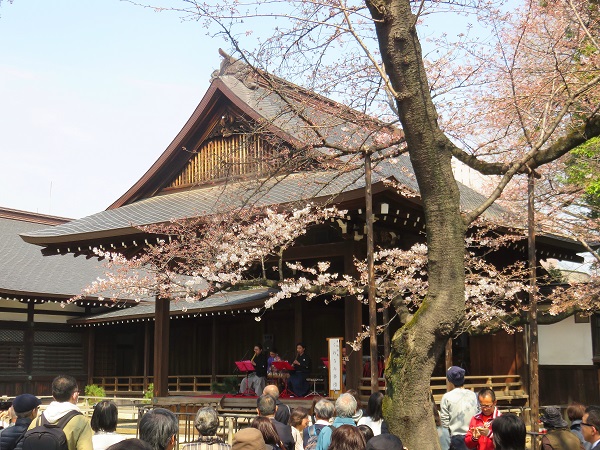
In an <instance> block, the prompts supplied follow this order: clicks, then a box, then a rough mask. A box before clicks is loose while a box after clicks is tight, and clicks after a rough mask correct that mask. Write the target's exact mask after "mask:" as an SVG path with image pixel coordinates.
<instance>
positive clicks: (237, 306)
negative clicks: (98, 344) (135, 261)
mask: <svg viewBox="0 0 600 450" xmlns="http://www.w3.org/2000/svg"><path fill="white" fill-rule="evenodd" d="M271 292H274V291H273V290H270V289H252V290H247V291H235V292H221V293H217V294H215V295H212V296H210V297H208V298H207V299H206V300H202V301H192V302H187V301H183V300H182V301H177V302H175V301H171V302H169V308H170V315H171V316H178V315H181V317H185V316H194V315H201V314H213V313H214V315H218V314H220V313H223V314H225V313H231V314H237V313H241V312H248V311H249V308H252V307H255V306H264V300H265V299H266V298H267V297H269V294H270V293H271ZM154 310H155V303H154V301H151V300H150V301H144V302H141V303H140V304H139V305H136V306H133V307H131V308H126V309H115V310H112V311H108V312H104V313H101V314H97V315H93V316H88V317H86V318H83V319H72V320H70V321H69V323H71V324H83V323H100V322H117V321H122V320H137V319H152V318H153V317H154Z"/></svg>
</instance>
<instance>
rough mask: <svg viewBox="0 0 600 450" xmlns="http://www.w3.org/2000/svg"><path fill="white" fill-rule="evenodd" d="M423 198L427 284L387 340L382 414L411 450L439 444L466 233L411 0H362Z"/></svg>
mask: <svg viewBox="0 0 600 450" xmlns="http://www.w3.org/2000/svg"><path fill="white" fill-rule="evenodd" d="M367 6H368V8H369V10H370V12H371V15H372V16H373V18H374V19H375V24H376V25H375V26H376V31H377V37H378V40H379V47H380V51H381V55H382V59H383V62H384V64H385V69H386V73H387V75H388V76H389V79H390V83H391V85H392V87H393V89H394V91H395V95H396V105H397V108H398V117H399V119H400V121H401V123H402V128H403V130H404V134H405V136H406V142H407V145H408V151H409V155H410V158H411V162H412V165H413V168H414V170H415V174H416V178H417V182H418V184H419V189H420V193H421V198H422V200H423V207H424V211H425V220H426V227H427V245H428V261H429V263H428V271H427V273H428V275H427V276H428V281H429V289H428V293H427V297H426V299H425V300H424V302H423V304H422V306H421V307H420V308H419V310H418V311H417V312H416V314H415V315H414V317H413V318H412V320H410V321H409V322H408V323H407V324H406V325H405V326H404V327H402V328H401V329H400V330H398V331H397V332H396V334H395V335H394V337H393V339H392V344H391V351H390V356H389V359H388V363H387V367H386V381H387V395H386V398H385V400H384V416H385V418H386V420H387V422H388V424H389V426H390V429H391V431H392V432H393V433H395V434H397V435H398V436H400V437H401V438H402V440H403V442H404V444H405V445H406V447H408V448H410V449H435V448H439V442H438V437H437V432H436V429H435V423H434V420H433V411H432V403H431V399H430V386H429V383H430V377H431V374H432V372H433V369H434V366H435V364H436V361H437V359H438V358H439V357H440V355H442V353H443V352H444V348H445V344H446V341H447V340H448V338H449V337H450V336H451V335H452V334H453V333H454V332H455V330H456V329H457V325H458V324H459V323H460V321H461V320H462V319H463V318H464V313H465V285H464V283H465V274H464V252H465V248H464V237H465V230H466V227H465V224H464V220H463V218H462V216H461V213H460V202H459V201H460V194H459V191H458V186H457V184H456V181H455V179H454V176H453V173H452V167H451V154H450V149H449V148H447V147H446V142H447V140H446V137H445V136H444V135H443V133H442V131H441V130H440V128H439V126H438V123H437V112H436V110H435V107H434V105H433V102H432V100H431V96H430V94H429V85H428V82H427V78H426V75H425V67H424V65H423V60H422V52H421V46H420V43H419V39H418V36H417V32H416V28H415V24H416V18H415V16H414V15H413V14H412V12H411V9H410V3H409V1H408V0H372V1H367Z"/></svg>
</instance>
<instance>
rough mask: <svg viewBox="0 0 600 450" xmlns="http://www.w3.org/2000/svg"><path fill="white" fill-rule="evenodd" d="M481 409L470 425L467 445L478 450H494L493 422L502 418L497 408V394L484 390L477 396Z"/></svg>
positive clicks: (466, 438) (487, 389)
mask: <svg viewBox="0 0 600 450" xmlns="http://www.w3.org/2000/svg"><path fill="white" fill-rule="evenodd" d="M477 400H478V401H479V409H480V411H481V412H479V413H477V414H475V415H474V416H473V418H472V419H471V422H470V423H469V431H467V434H466V435H465V445H466V446H467V447H468V448H474V449H477V450H494V441H493V440H492V420H494V419H495V418H496V417H498V416H500V411H498V408H496V394H494V391H493V390H491V389H490V388H483V389H482V390H480V391H479V393H478V394H477Z"/></svg>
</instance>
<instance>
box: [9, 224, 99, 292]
mask: <svg viewBox="0 0 600 450" xmlns="http://www.w3.org/2000/svg"><path fill="white" fill-rule="evenodd" d="M24 214H25V216H23V218H18V215H13V217H11V218H9V217H7V215H2V217H0V236H1V238H0V293H2V294H3V295H8V294H9V293H10V294H12V295H14V296H19V295H31V296H35V295H38V296H42V297H43V296H55V297H63V298H66V297H71V296H73V295H76V294H79V293H80V292H81V290H82V289H83V288H84V287H85V286H87V285H88V284H89V283H90V282H91V281H93V280H94V279H96V277H98V276H100V275H101V274H102V273H103V272H104V271H103V270H102V267H101V266H102V264H101V263H100V262H98V261H97V260H94V259H92V260H87V259H85V258H74V257H72V256H58V255H57V256H50V257H44V256H42V254H41V253H40V251H39V248H37V247H34V246H32V245H29V244H27V243H25V242H23V240H22V239H21V238H20V237H19V233H35V232H38V231H39V230H40V229H48V223H49V222H48V220H44V219H43V218H40V219H39V221H40V222H41V223H38V222H36V221H34V220H37V219H35V217H33V215H31V214H29V213H24ZM50 229H51V228H50Z"/></svg>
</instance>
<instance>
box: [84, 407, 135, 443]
mask: <svg viewBox="0 0 600 450" xmlns="http://www.w3.org/2000/svg"><path fill="white" fill-rule="evenodd" d="M118 416H119V411H118V410H117V405H115V404H114V403H113V402H111V401H110V400H102V401H101V402H98V403H97V404H96V406H94V413H93V414H92V420H91V423H90V425H91V426H92V430H94V435H93V436H92V445H93V447H94V450H105V449H106V448H107V447H110V446H111V445H113V444H116V443H117V442H121V441H122V440H124V439H127V438H128V437H129V436H124V435H122V434H117V432H116V429H117V421H118Z"/></svg>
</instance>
